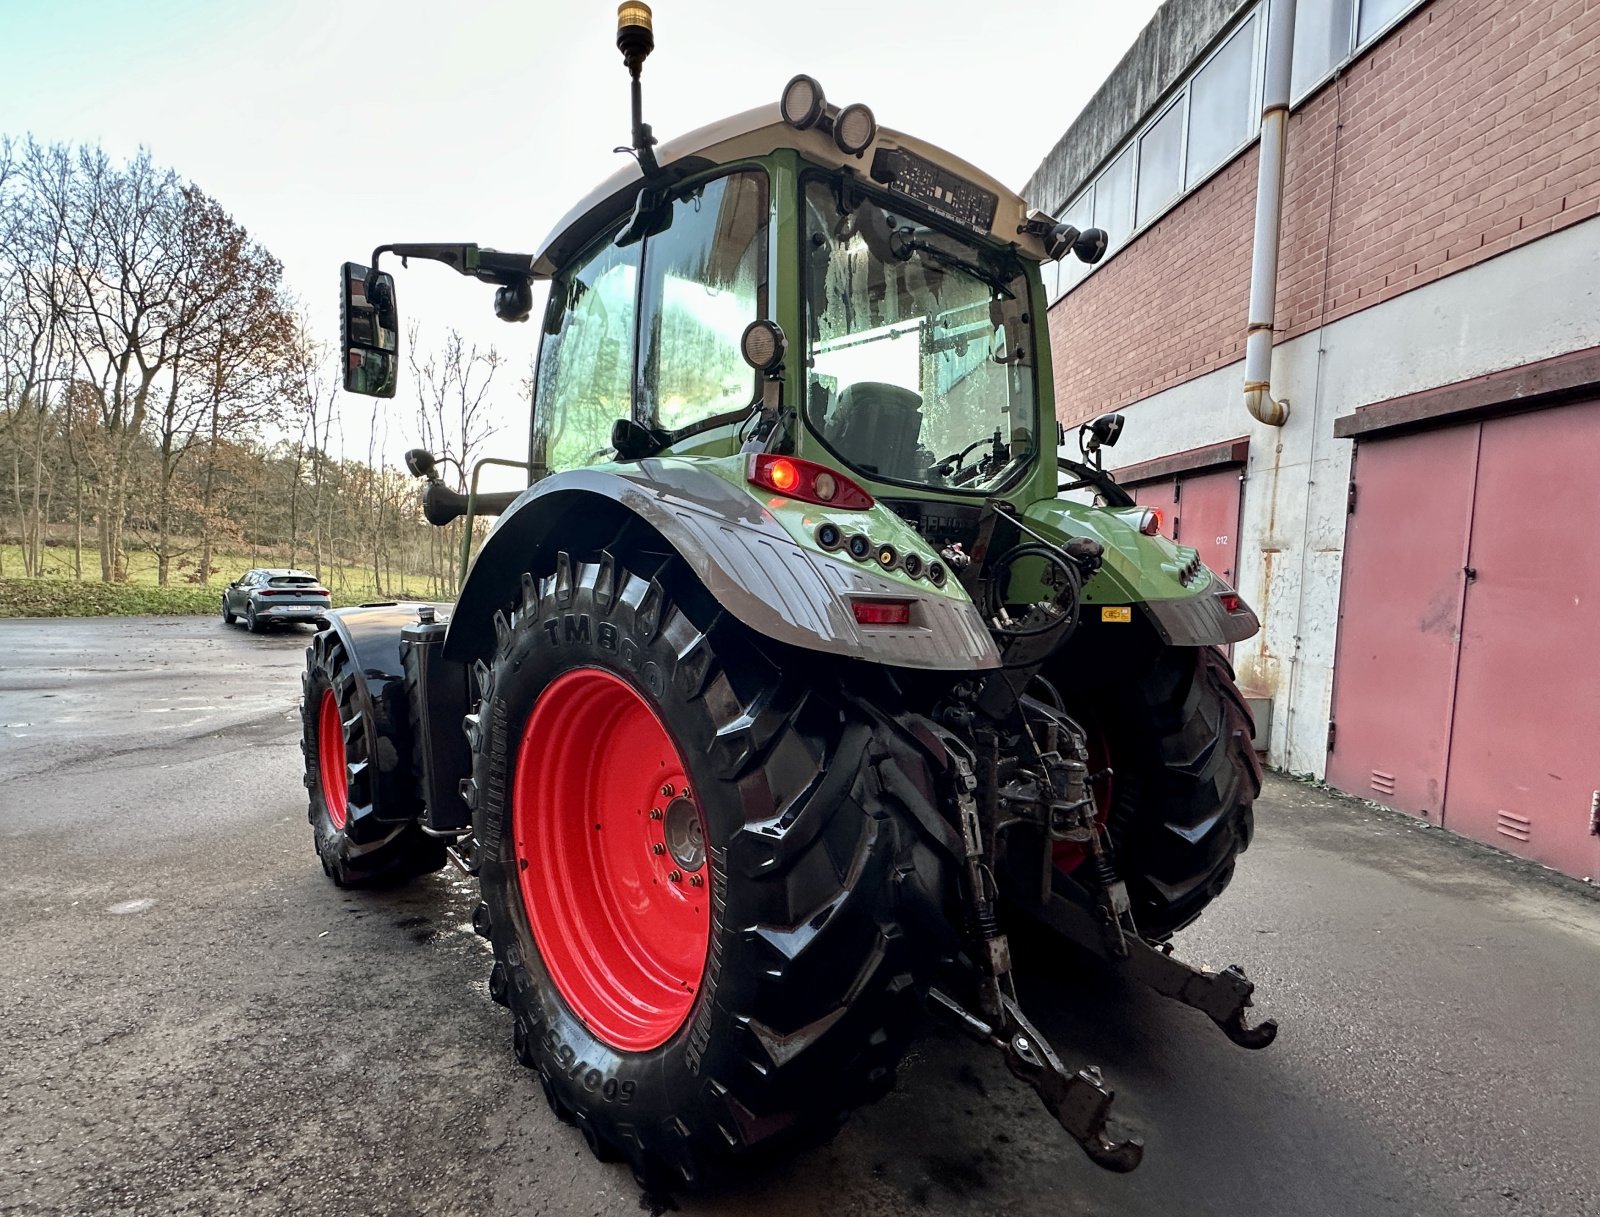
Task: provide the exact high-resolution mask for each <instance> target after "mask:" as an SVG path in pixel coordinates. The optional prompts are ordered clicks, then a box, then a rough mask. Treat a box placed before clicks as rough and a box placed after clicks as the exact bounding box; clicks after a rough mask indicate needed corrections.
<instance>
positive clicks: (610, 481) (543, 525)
mask: <svg viewBox="0 0 1600 1217" xmlns="http://www.w3.org/2000/svg"><path fill="white" fill-rule="evenodd" d="M741 459H742V458H731V459H730V460H716V461H713V460H707V459H705V458H698V459H685V458H680V457H660V458H652V459H649V460H644V461H639V462H636V463H630V464H627V465H611V466H601V467H591V468H586V469H575V470H572V471H571V472H567V473H559V474H555V475H553V476H551V477H548V478H545V479H544V480H542V481H540V482H538V483H537V484H535V485H533V486H531V487H529V488H528V489H527V490H526V491H524V492H523V494H522V495H521V496H520V497H519V498H518V499H517V501H516V502H515V503H513V504H512V505H511V507H510V508H509V509H508V510H507V511H506V512H505V514H503V515H502V516H501V517H500V519H499V521H498V522H497V523H496V524H495V527H494V529H493V531H491V532H490V534H489V536H488V538H487V539H486V540H485V542H484V545H483V549H482V551H481V552H480V553H479V554H478V557H477V560H476V561H475V562H474V563H473V565H472V569H471V571H469V572H468V575H467V580H466V584H465V586H464V587H463V588H462V591H461V599H460V600H459V602H458V603H457V605H456V609H455V614H454V616H453V617H452V618H451V621H450V631H449V633H448V634H447V635H446V638H445V648H444V654H445V658H447V659H450V660H453V661H455V662H458V663H468V662H470V661H471V660H472V659H474V658H476V657H479V656H484V655H487V654H488V653H489V651H490V650H491V649H492V647H493V644H494V614H495V612H496V611H497V610H499V609H502V608H506V607H508V606H511V605H513V604H515V602H516V599H517V597H518V594H519V588H520V585H521V580H522V575H523V572H525V571H529V570H548V569H551V568H552V567H553V565H554V553H555V551H557V550H567V551H569V552H580V551H586V550H587V551H592V550H594V549H598V548H601V547H603V546H605V545H607V544H609V543H610V542H611V541H612V540H613V539H614V538H615V537H616V536H617V535H618V533H619V532H620V531H621V529H622V528H623V527H624V526H626V525H629V524H630V523H631V524H635V525H637V524H642V525H644V526H645V528H646V529H648V532H649V533H653V534H654V536H655V537H656V538H658V539H659V542H660V544H661V546H662V548H663V552H665V551H666V550H667V549H670V550H671V551H672V552H675V553H676V554H677V555H678V556H679V557H681V558H682V560H683V561H684V563H685V564H686V565H687V566H688V567H689V569H690V570H691V571H693V572H694V575H695V577H696V578H697V579H699V580H700V582H701V583H702V584H703V585H704V586H705V588H706V590H707V591H708V592H710V593H711V595H712V597H713V598H715V600H716V601H717V603H718V604H720V605H721V606H722V608H723V609H724V610H725V611H727V612H728V613H730V614H731V615H732V616H733V617H734V618H736V619H737V620H738V621H740V622H741V623H742V624H743V625H745V626H746V627H747V628H749V629H750V630H752V631H753V632H755V633H756V634H759V635H761V636H763V637H766V638H770V639H772V640H773V641H775V642H780V643H785V644H787V645H790V646H794V647H800V648H803V649H805V650H812V651H822V652H826V653H828V654H833V655H842V656H849V657H852V658H859V659H863V660H867V661H869V662H873V663H880V664H887V665H890V666H895V667H906V668H924V669H933V670H943V671H973V670H978V669H985V668H993V667H997V666H998V665H999V662H1000V657H999V654H998V652H996V650H995V647H994V643H993V641H992V640H991V639H990V637H989V633H988V631H987V630H986V629H985V628H984V625H983V619H982V618H981V617H980V616H979V614H978V611H977V609H976V607H975V606H974V605H973V604H972V602H971V600H969V599H968V598H967V597H966V594H965V593H964V592H963V591H962V590H961V589H960V587H959V585H958V583H957V581H956V580H955V579H954V578H952V579H950V580H949V581H948V582H947V583H946V585H945V586H944V587H943V588H935V587H933V586H932V585H931V584H930V583H928V582H927V580H926V579H923V580H912V579H908V578H907V577H905V576H904V574H903V573H901V572H896V573H892V574H885V573H882V572H880V571H879V570H878V569H877V568H876V567H875V565H874V564H873V563H871V562H864V563H863V562H854V561H851V560H850V559H849V558H847V557H845V556H843V554H842V552H841V553H838V554H833V553H826V552H824V551H822V550H821V549H820V548H819V547H817V546H816V545H815V543H814V541H812V539H811V536H810V529H812V528H814V526H815V524H816V523H818V522H820V520H821V519H822V516H823V515H824V514H825V515H826V516H827V518H829V519H836V520H837V522H838V523H839V524H840V526H841V528H842V529H843V530H844V531H845V532H846V533H847V534H848V533H850V532H854V531H862V532H866V533H867V535H869V536H870V537H871V539H872V540H873V541H874V542H878V543H881V542H888V543H890V544H893V545H896V546H897V547H899V549H900V552H901V553H905V552H907V551H908V550H909V548H911V547H919V548H920V549H922V550H926V548H927V546H926V543H925V542H923V541H922V540H921V539H920V538H918V537H917V535H916V534H915V533H914V532H912V531H911V530H910V529H909V528H908V527H907V526H906V524H905V523H904V521H902V520H900V519H899V517H898V516H895V515H894V513H893V512H891V511H889V510H888V509H887V508H884V507H881V506H874V507H873V508H872V509H871V510H870V511H869V512H842V511H841V512H826V513H824V512H823V511H822V509H820V508H817V507H814V506H810V505H808V504H798V503H795V502H793V501H791V500H785V499H778V498H771V497H766V498H758V497H757V495H756V493H753V492H752V491H751V489H750V488H749V487H747V486H746V485H745V484H744V483H743V478H742V476H738V475H737V473H736V472H735V471H736V470H738V469H739V468H742V466H741V464H740V462H741ZM762 493H764V494H765V493H767V492H762ZM647 535H648V534H647ZM862 596H867V597H887V598H893V599H896V600H905V601H909V602H911V604H912V610H911V612H912V621H911V624H910V625H909V626H871V627H863V626H860V625H858V624H857V623H856V619H855V613H854V611H853V609H852V606H851V600H852V598H856V597H862Z"/></svg>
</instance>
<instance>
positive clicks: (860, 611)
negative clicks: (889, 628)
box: [850, 600, 911, 625]
mask: <svg viewBox="0 0 1600 1217" xmlns="http://www.w3.org/2000/svg"><path fill="white" fill-rule="evenodd" d="M850 608H851V610H852V611H853V612H854V613H855V615H856V624H857V625H910V624H911V601H909V600H852V601H851V602H850Z"/></svg>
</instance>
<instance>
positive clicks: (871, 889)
mask: <svg viewBox="0 0 1600 1217" xmlns="http://www.w3.org/2000/svg"><path fill="white" fill-rule="evenodd" d="M495 626H496V635H497V646H496V650H495V654H494V657H493V661H492V663H491V664H488V665H480V667H479V669H478V678H479V682H480V687H481V693H482V700H481V702H480V705H479V709H478V713H477V714H475V715H472V716H469V718H468V720H467V734H468V738H469V740H470V741H471V743H472V747H473V752H474V766H473V778H472V781H471V782H470V783H469V784H468V790H467V794H468V801H469V802H470V803H472V805H473V807H474V811H475V827H476V836H477V840H478V849H479V853H478V858H479V865H480V872H479V875H480V882H481V884H482V892H483V899H484V912H485V914H486V919H487V922H488V928H489V932H490V937H491V938H492V941H493V945H494V955H495V964H494V971H493V974H492V975H491V978H490V991H491V993H493V994H495V996H496V997H497V999H498V1000H501V1001H503V1002H504V1003H505V1004H506V1005H508V1006H509V1007H510V1009H511V1012H512V1015H513V1017H514V1024H513V1047H514V1049H515V1052H516V1055H517V1057H518V1059H519V1060H520V1061H521V1062H522V1063H523V1064H524V1065H527V1066H529V1067H530V1068H532V1069H534V1070H535V1071H536V1072H537V1073H538V1075H539V1079H540V1083H541V1086H542V1087H543V1089H544V1092H545V1095H546V1098H547V1100H548V1101H549V1103H550V1105H551V1107H552V1109H553V1110H554V1111H555V1112H556V1113H557V1114H558V1115H559V1116H561V1117H562V1118H563V1119H565V1120H567V1121H569V1122H572V1123H574V1124H576V1125H577V1126H578V1127H579V1129H580V1131H581V1132H582V1133H583V1136H584V1139H585V1140H586V1141H587V1142H588V1144H589V1147H590V1148H591V1149H592V1150H593V1151H594V1152H595V1153H596V1155H597V1156H599V1157H601V1158H602V1159H606V1158H615V1157H618V1156H620V1157H622V1158H624V1159H626V1160H627V1161H628V1163H629V1164H630V1165H631V1166H632V1168H633V1170H634V1172H635V1174H636V1175H637V1176H638V1177H639V1178H640V1179H641V1180H643V1181H645V1182H646V1183H647V1184H648V1185H651V1186H656V1187H675V1186H684V1185H691V1186H692V1185H701V1184H704V1183H705V1182H706V1181H707V1180H708V1179H709V1178H712V1177H715V1176H716V1175H718V1174H719V1173H721V1171H722V1170H723V1169H725V1168H726V1167H727V1166H728V1165H730V1164H731V1162H732V1161H733V1160H734V1159H736V1158H737V1157H739V1156H740V1155H744V1154H747V1153H748V1152H749V1151H752V1150H755V1149H757V1148H764V1147H769V1146H772V1145H776V1144H780V1143H785V1142H788V1141H791V1140H793V1139H796V1138H802V1137H805V1136H807V1135H808V1134H815V1133H816V1132H818V1131H824V1132H826V1131H828V1130H831V1129H832V1128H833V1127H834V1126H835V1125H836V1123H837V1121H838V1120H839V1118H840V1117H841V1116H842V1115H843V1113H845V1112H847V1111H848V1110H849V1109H850V1108H851V1107H853V1106H855V1105H857V1104H859V1103H861V1102H863V1101H866V1100H869V1099H871V1098H874V1097H876V1096H877V1095H880V1094H882V1093H883V1092H885V1091H886V1090H887V1089H888V1088H889V1087H890V1086H891V1085H892V1081H893V1076H894V1068H895V1065H896V1064H897V1062H898V1061H899V1059H900V1056H901V1054H902V1052H903V1049H904V1044H905V1041H906V1039H907V1037H908V1035H909V1032H910V1030H911V1028H912V1026H913V1024H914V1019H915V1009H916V1006H915V983H914V979H913V977H914V974H915V973H916V972H917V970H918V962H917V959H916V957H915V952H916V948H917V947H918V946H920V945H924V944H926V943H928V941H929V939H930V938H931V937H932V936H931V935H929V934H926V933H924V932H922V930H921V929H920V928H919V929H917V930H916V931H910V932H908V930H907V926H906V922H907V919H908V917H914V916H916V915H917V912H918V910H925V909H927V908H928V907H930V905H934V906H936V903H937V898H936V896H934V894H933V893H934V892H936V891H937V882H938V881H937V874H938V869H937V864H936V863H935V862H934V861H933V860H932V856H931V855H930V854H928V853H927V851H926V850H925V848H924V847H923V846H922V845H921V844H920V843H919V842H918V840H917V839H916V837H915V834H914V832H913V831H912V830H911V829H910V828H909V826H908V821H907V819H906V818H905V817H903V816H902V815H901V814H900V813H899V809H898V807H897V806H896V805H893V804H891V802H890V801H889V799H888V797H887V796H886V795H885V793H884V791H883V788H882V779H881V776H880V768H879V767H880V766H883V765H899V766H901V768H902V771H904V770H905V768H906V767H908V766H910V767H913V768H914V766H915V764H916V763H917V762H915V761H914V760H911V759H907V758H905V757H899V756H895V755H891V752H892V750H893V745H892V743H884V742H883V741H882V739H881V736H882V732H881V729H880V728H878V727H875V726H874V725H873V724H872V723H871V722H869V721H868V720H867V719H866V718H865V717H864V716H863V714H862V713H861V712H860V711H858V710H855V709H853V708H852V706H851V704H850V703H849V702H848V701H846V700H845V699H843V698H841V697H839V696H838V693H837V689H838V680H837V679H836V677H837V673H835V674H834V677H835V679H834V680H833V687H832V689H831V690H829V689H828V687H827V686H828V681H827V680H819V679H813V680H810V681H807V680H804V679H800V678H797V677H796V676H795V675H793V674H790V675H786V674H785V672H784V671H783V669H782V666H781V665H780V664H779V663H777V662H775V660H774V658H773V657H772V656H771V655H770V654H768V653H766V652H764V651H763V650H762V649H761V648H760V647H759V646H758V645H757V644H756V642H755V640H754V639H753V638H752V637H751V636H750V635H749V634H748V633H747V632H746V631H745V630H744V629H743V627H741V626H739V625H737V624H736V623H734V622H732V621H731V620H729V619H728V618H727V617H726V616H725V615H723V614H722V613H721V612H720V611H719V610H718V608H717V606H716V605H715V603H714V602H712V601H711V600H710V598H709V597H708V596H707V595H706V594H705V592H704V591H703V589H701V588H700V587H699V585H698V584H697V583H695V582H694V581H693V579H692V578H691V577H689V576H688V575H687V574H686V573H685V572H684V571H683V570H682V569H681V568H680V567H679V565H678V564H677V563H676V561H675V560H671V559H668V560H666V561H663V560H662V559H660V558H653V559H650V558H642V557H632V558H629V559H627V560H626V561H624V560H619V559H617V558H614V557H613V556H612V555H611V554H610V553H602V554H598V555H594V556H593V557H591V558H589V559H587V560H584V561H581V562H573V561H571V560H570V559H569V557H568V555H566V554H562V555H560V557H559V559H558V563H557V568H556V570H555V572H554V573H553V574H550V575H547V576H545V577H544V578H542V579H539V580H535V579H534V578H533V577H531V576H525V578H524V583H523V596H522V602H521V605H520V607H519V608H518V609H517V611H516V612H515V613H514V614H513V615H512V616H511V617H510V618H509V619H508V618H507V617H505V616H504V615H499V616H497V618H496V622H495ZM813 667H815V665H813ZM915 776H916V779H917V780H921V781H926V775H925V774H916V775H915ZM686 786H687V789H685V787H686ZM669 788H670V791H671V793H667V791H668V789H669ZM924 788H926V787H924ZM675 818H676V820H677V823H676V824H675V822H674V821H675ZM691 824H692V825H693V826H694V827H698V829H699V842H700V844H699V846H698V847H697V846H696V845H695V843H694V841H693V840H692V838H694V836H695V834H694V833H693V831H692V830H691V829H690V826H691ZM686 842H687V843H686ZM674 873H676V874H677V875H678V877H677V878H676V879H674V878H673V874H674ZM697 878H698V879H699V880H700V882H699V884H694V883H693V881H694V880H695V879H697Z"/></svg>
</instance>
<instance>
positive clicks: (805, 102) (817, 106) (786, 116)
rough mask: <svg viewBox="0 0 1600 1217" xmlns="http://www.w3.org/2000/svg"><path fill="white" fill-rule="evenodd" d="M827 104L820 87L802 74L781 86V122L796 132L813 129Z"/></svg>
mask: <svg viewBox="0 0 1600 1217" xmlns="http://www.w3.org/2000/svg"><path fill="white" fill-rule="evenodd" d="M827 104H828V103H827V101H826V100H824V98H823V96H822V86H821V85H819V84H818V83H817V82H816V80H815V79H814V78H812V77H810V76H807V75H806V74H805V73H804V72H802V73H801V74H800V75H799V76H796V77H795V78H794V79H793V80H791V81H790V82H789V83H788V84H786V85H784V86H783V101H782V102H781V103H780V107H781V109H782V110H783V121H784V122H786V123H788V124H789V125H790V126H791V127H793V128H794V129H795V130H797V131H805V130H807V129H808V128H811V127H815V126H816V125H817V120H818V119H819V118H821V117H822V111H823V109H824V108H825V107H826V106H827Z"/></svg>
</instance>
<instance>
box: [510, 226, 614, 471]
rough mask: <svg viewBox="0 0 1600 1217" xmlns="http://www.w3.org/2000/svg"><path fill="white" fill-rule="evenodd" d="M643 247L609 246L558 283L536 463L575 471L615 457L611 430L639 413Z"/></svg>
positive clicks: (544, 352) (537, 416)
mask: <svg viewBox="0 0 1600 1217" xmlns="http://www.w3.org/2000/svg"><path fill="white" fill-rule="evenodd" d="M639 253H640V250H639V246H638V245H628V246H623V247H620V248H619V247H618V246H616V245H613V244H611V242H610V241H609V240H607V241H606V242H605V243H604V244H602V245H600V246H598V247H597V248H596V249H594V250H592V251H591V252H590V253H589V254H588V255H586V256H585V258H584V259H583V260H582V261H581V262H579V263H578V264H577V265H576V266H575V267H573V268H571V269H570V270H568V271H567V272H566V273H565V274H563V275H562V276H561V277H560V278H558V279H557V281H556V282H555V283H554V284H552V285H551V292H552V298H551V311H552V312H557V311H559V312H558V316H559V322H558V324H559V326H560V328H559V329H557V330H556V331H555V332H554V333H547V334H546V335H545V338H544V345H543V346H542V347H541V349H540V351H539V372H538V377H537V380H536V384H535V387H534V437H533V440H534V442H533V459H534V464H535V466H539V465H543V466H544V467H546V468H548V469H551V470H557V471H559V470H563V469H576V468H578V467H579V466H581V465H589V464H593V463H594V462H595V461H597V460H604V459H606V458H608V457H609V456H610V455H611V427H612V424H614V423H615V422H616V421H617V420H618V419H619V418H628V417H630V415H631V414H632V401H633V393H632V386H633V330H634V297H635V294H636V291H637V287H638V269H639Z"/></svg>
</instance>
